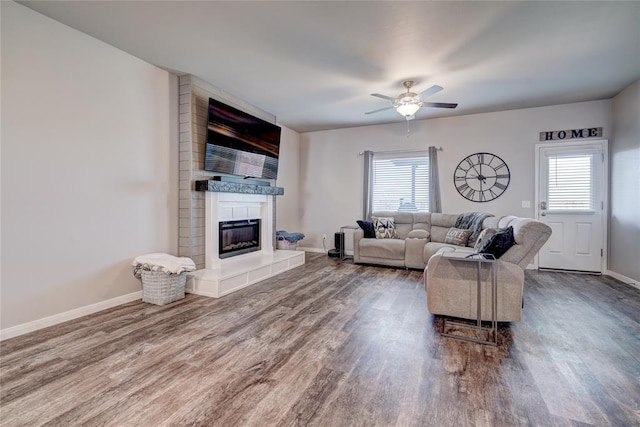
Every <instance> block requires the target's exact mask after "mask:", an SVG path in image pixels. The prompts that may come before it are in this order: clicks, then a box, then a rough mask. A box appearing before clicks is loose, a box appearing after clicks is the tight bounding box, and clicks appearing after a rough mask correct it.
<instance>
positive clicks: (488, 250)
mask: <svg viewBox="0 0 640 427" xmlns="http://www.w3.org/2000/svg"><path fill="white" fill-rule="evenodd" d="M515 244H516V241H515V240H514V238H513V227H511V226H509V227H507V228H503V229H502V230H500V231H498V232H497V233H496V234H494V235H493V236H491V237H489V238H488V239H487V240H486V241H485V242H484V244H483V245H482V247H481V248H480V249H479V250H478V252H479V253H483V254H492V255H493V256H494V257H496V259H498V258H500V257H501V256H502V255H504V254H505V252H507V251H508V250H509V248H510V247H511V246H513V245H515Z"/></svg>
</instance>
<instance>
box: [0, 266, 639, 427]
mask: <svg viewBox="0 0 640 427" xmlns="http://www.w3.org/2000/svg"><path fill="white" fill-rule="evenodd" d="M525 287H526V289H525V310H524V320H523V322H520V323H514V324H505V325H502V326H501V329H500V342H499V347H498V348H495V347H489V346H481V345H478V344H471V343H467V342H462V341H458V340H452V339H450V338H443V337H441V336H440V335H439V328H440V327H441V325H442V323H441V322H442V319H441V318H434V317H433V316H432V315H430V314H428V312H427V310H426V303H425V292H424V288H423V285H422V273H421V272H418V271H406V270H401V269H389V268H376V267H363V266H355V265H353V264H350V263H340V262H338V261H336V260H335V259H332V258H331V259H330V258H327V257H325V256H324V255H320V254H307V264H306V265H305V266H303V267H300V268H296V269H294V270H291V271H289V272H286V273H284V274H282V275H280V276H277V277H275V278H272V279H270V280H267V281H265V282H262V283H260V284H257V285H255V286H252V287H249V288H246V289H244V290H242V291H239V292H237V293H234V294H232V295H228V296H226V297H224V298H221V299H210V298H205V297H199V296H195V295H188V296H187V297H186V298H185V299H184V300H182V301H179V302H176V303H173V304H171V305H168V306H164V307H159V306H154V305H148V304H144V303H142V302H134V303H130V304H126V305H122V306H119V307H116V308H113V309H110V310H106V311H103V312H100V313H96V314H94V315H91V316H87V317H84V318H81V319H77V320H74V321H71V322H67V323H64V324H61V325H57V326H54V327H51V328H48V329H44V330H41V331H37V332H34V333H31V334H28V335H24V336H21V337H17V338H13V339H10V340H7V341H5V342H2V343H1V345H0V350H1V359H0V369H1V370H0V381H1V383H0V385H1V396H0V411H1V412H0V425H3V426H22V425H24V426H37V425H56V426H78V425H82V426H94V425H109V426H160V425H176V426H178V425H202V426H294V425H295V426H297V425H308V426H373V425H380V426H519V425H523V426H584V425H594V426H607V425H613V426H638V425H640V421H639V420H640V327H639V326H640V325H639V317H640V291H639V290H637V289H634V288H632V287H630V286H628V285H624V284H622V283H620V282H618V281H616V280H614V279H611V278H608V277H596V276H588V275H574V274H566V273H548V272H534V271H527V273H526V286H525Z"/></svg>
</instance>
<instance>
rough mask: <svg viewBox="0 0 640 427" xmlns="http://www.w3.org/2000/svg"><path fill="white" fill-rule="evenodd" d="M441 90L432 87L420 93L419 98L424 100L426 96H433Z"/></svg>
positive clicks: (440, 88)
mask: <svg viewBox="0 0 640 427" xmlns="http://www.w3.org/2000/svg"><path fill="white" fill-rule="evenodd" d="M441 90H442V86H438V85H433V86H431V87H430V88H428V89H425V90H423V91H422V92H420V94H419V96H420V97H425V98H426V97H427V96H431V95H434V94H436V93H438V92H440V91H441Z"/></svg>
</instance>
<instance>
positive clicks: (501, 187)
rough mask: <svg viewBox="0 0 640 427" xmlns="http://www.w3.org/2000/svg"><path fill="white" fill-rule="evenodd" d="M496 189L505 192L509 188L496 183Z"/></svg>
mask: <svg viewBox="0 0 640 427" xmlns="http://www.w3.org/2000/svg"><path fill="white" fill-rule="evenodd" d="M494 187H498V188H499V189H501V190H502V191H504V190H505V189H506V188H507V186H506V185H504V184H500V183H499V182H496V183H495V185H494Z"/></svg>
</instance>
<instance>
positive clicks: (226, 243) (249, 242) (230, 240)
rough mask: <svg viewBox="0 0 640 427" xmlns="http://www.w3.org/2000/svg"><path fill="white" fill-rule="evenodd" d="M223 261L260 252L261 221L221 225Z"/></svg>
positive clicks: (219, 239)
mask: <svg viewBox="0 0 640 427" xmlns="http://www.w3.org/2000/svg"><path fill="white" fill-rule="evenodd" d="M219 230H220V231H219V237H218V242H220V244H219V248H218V249H219V251H218V253H219V256H220V258H221V259H224V258H230V257H232V256H236V255H241V254H246V253H249V252H255V251H259V250H260V220H259V219H247V220H238V221H222V222H220V223H219Z"/></svg>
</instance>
